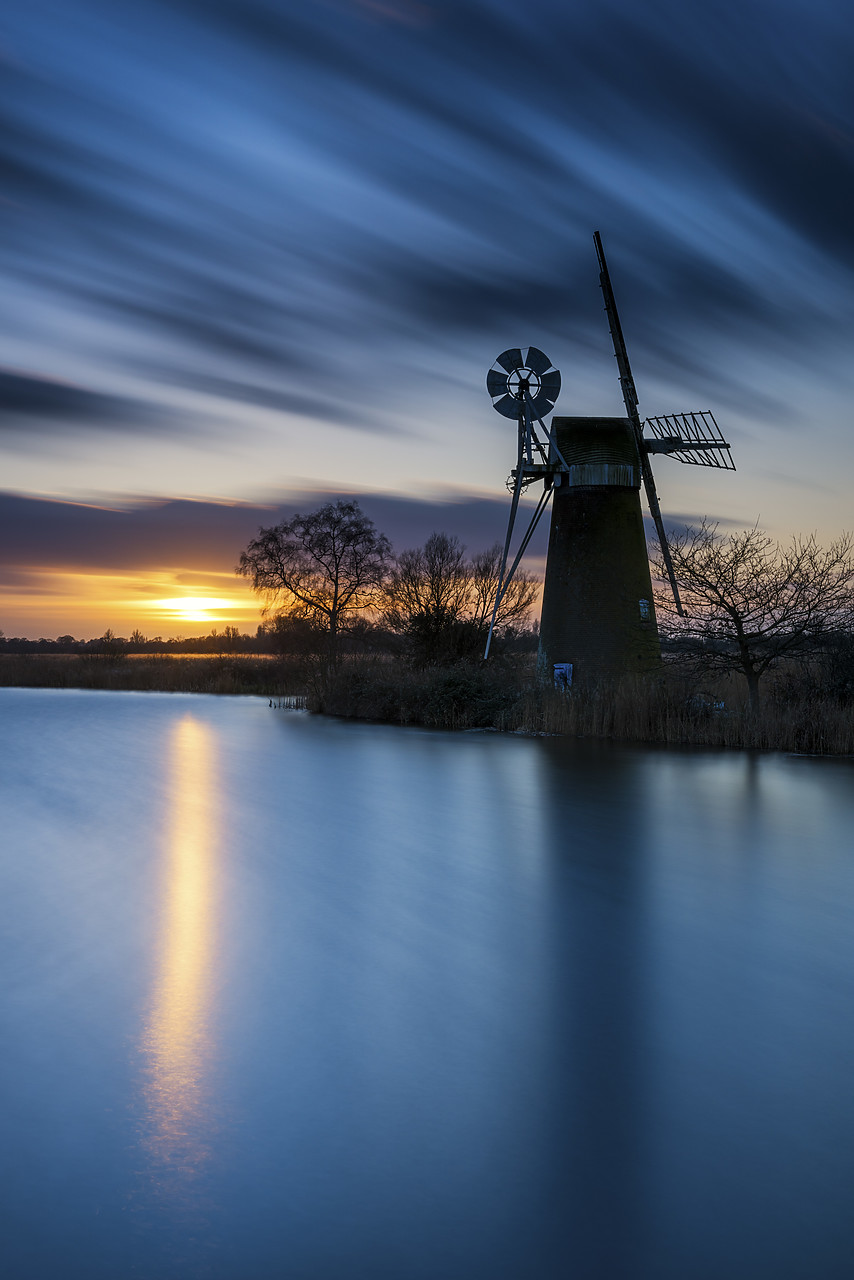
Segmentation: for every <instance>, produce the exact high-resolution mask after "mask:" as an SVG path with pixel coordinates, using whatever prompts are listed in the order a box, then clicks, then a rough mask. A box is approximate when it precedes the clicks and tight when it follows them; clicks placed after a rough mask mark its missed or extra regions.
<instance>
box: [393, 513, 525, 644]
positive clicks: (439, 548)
mask: <svg viewBox="0 0 854 1280" xmlns="http://www.w3.org/2000/svg"><path fill="white" fill-rule="evenodd" d="M500 566H501V548H500V547H497V546H496V547H490V548H489V550H487V551H483V552H481V553H480V554H479V555H476V556H474V557H473V559H472V560H471V561H467V560H466V558H465V547H464V546H463V545H462V544H461V542H460V540H459V538H456V537H453V536H451V535H449V534H447V533H434V534H431V536H430V537H429V538H428V539H427V541H426V543H425V544H424V546H423V547H417V548H414V549H413V550H409V551H404V552H402V553H401V555H400V556H399V557H398V560H397V565H396V567H395V570H394V572H393V573H392V574H391V576H390V578H389V581H388V584H387V586H386V591H385V597H386V607H385V611H384V614H383V620H384V622H385V624H386V626H388V627H389V629H390V630H391V631H393V632H395V633H396V634H397V635H399V636H403V637H404V638H405V639H406V640H407V641H408V643H409V645H410V648H411V650H412V652H413V654H414V656H415V657H416V658H417V659H418V660H420V661H422V662H427V663H432V662H445V661H448V660H449V659H454V658H462V657H470V656H473V655H474V654H476V653H477V652H479V651H480V650H482V648H483V643H484V639H485V635H486V630H487V628H488V626H489V620H490V618H491V616H492V608H493V605H494V603H495V592H496V590H497V587H498V573H499V569H500ZM536 592H537V582H536V580H535V579H534V578H532V577H531V576H530V575H529V574H526V573H522V574H520V575H517V577H516V579H514V581H513V582H512V583H511V585H510V588H509V590H508V591H507V592H506V594H505V596H504V598H503V599H502V602H501V606H500V608H499V612H498V617H497V620H496V622H497V626H498V629H499V631H501V630H505V631H506V630H507V629H508V628H509V627H512V626H513V624H515V623H519V622H521V621H522V620H523V619H524V617H525V615H526V614H527V612H528V610H529V609H530V606H531V604H532V602H533V599H534V597H535V595H536Z"/></svg>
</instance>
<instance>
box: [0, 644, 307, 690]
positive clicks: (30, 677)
mask: <svg viewBox="0 0 854 1280" xmlns="http://www.w3.org/2000/svg"><path fill="white" fill-rule="evenodd" d="M0 685H6V686H9V685H13V686H17V687H19V688H22V687H28V688H41V689H111V690H115V691H121V690H125V691H131V690H133V691H142V692H159V693H221V694H231V695H241V694H256V695H260V696H262V697H266V698H271V699H279V698H287V697H293V696H295V695H298V696H302V695H303V693H304V688H305V674H304V671H303V665H302V664H301V663H299V662H297V661H295V660H293V659H284V658H280V659H270V658H266V657H258V658H252V657H245V656H238V657H236V658H235V657H229V656H222V657H196V656H193V657H190V656H187V657H173V656H171V655H166V654H163V655H161V654H152V655H143V656H139V657H134V659H133V661H130V660H128V659H127V658H126V657H120V658H115V657H107V656H100V655H99V656H90V655H77V654H57V655H43V654H23V655H22V654H2V655H0Z"/></svg>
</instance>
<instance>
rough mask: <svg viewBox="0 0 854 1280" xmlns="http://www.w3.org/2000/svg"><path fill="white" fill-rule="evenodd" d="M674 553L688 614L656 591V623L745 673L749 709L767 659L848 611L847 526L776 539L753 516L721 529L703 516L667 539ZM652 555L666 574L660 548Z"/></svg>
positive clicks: (801, 647)
mask: <svg viewBox="0 0 854 1280" xmlns="http://www.w3.org/2000/svg"><path fill="white" fill-rule="evenodd" d="M670 553H671V556H672V559H673V568H674V571H675V574H676V580H677V582H678V584H679V589H680V592H681V593H682V599H683V603H684V605H685V608H686V611H687V617H685V618H680V617H678V615H677V613H676V608H675V605H674V603H673V599H672V597H671V596H670V595H669V594H668V593H667V592H666V591H664V590H660V591H657V592H656V610H657V612H658V618H659V626H660V629H661V630H662V632H663V633H664V634H665V635H667V636H669V637H670V638H672V639H675V640H678V641H680V642H681V646H682V648H683V651H684V652H687V653H688V654H691V655H693V656H694V657H696V658H698V659H700V660H701V661H702V663H703V665H705V666H709V667H712V668H716V669H717V670H722V671H736V672H738V673H740V674H741V675H743V676H744V678H745V680H746V682H747V688H748V693H749V695H750V705H751V707H752V708H753V709H754V710H755V709H756V708H757V707H758V705H759V682H760V680H761V678H762V676H763V675H764V674H765V673H766V672H767V671H768V670H769V668H771V667H774V666H775V665H776V664H777V663H778V662H779V661H780V659H781V658H785V657H795V656H798V655H803V654H805V653H808V652H811V651H813V650H814V649H815V646H816V643H817V642H818V641H820V640H821V639H822V637H825V636H827V635H828V634H829V633H831V632H834V631H836V630H838V629H840V628H844V627H845V626H848V625H850V622H851V619H852V616H854V539H852V537H851V535H850V534H847V533H845V534H843V535H842V536H841V537H839V538H837V539H836V541H835V542H833V543H831V545H830V546H829V547H826V548H824V547H820V546H819V544H818V543H817V541H816V538H815V535H814V534H810V536H809V537H807V538H800V537H795V538H793V539H792V542H791V544H790V545H789V546H788V547H781V546H780V545H779V544H778V543H776V542H774V541H773V540H772V539H771V538H770V537H769V536H768V535H767V534H765V533H763V532H761V530H760V529H759V527H758V525H757V526H755V527H754V528H752V529H746V530H744V531H743V532H740V533H731V534H728V535H727V536H723V535H721V534H719V533H718V529H717V525H710V524H708V523H707V522H706V521H703V523H702V524H701V525H700V526H699V528H691V529H688V530H687V531H686V532H685V533H684V534H682V535H681V536H679V537H676V538H674V539H672V540H671V542H670ZM654 563H655V568H656V571H657V573H658V575H659V577H660V578H662V579H664V577H665V572H664V564H663V560H662V557H661V554H660V550H659V554H658V556H657V558H656V559H655V561H654Z"/></svg>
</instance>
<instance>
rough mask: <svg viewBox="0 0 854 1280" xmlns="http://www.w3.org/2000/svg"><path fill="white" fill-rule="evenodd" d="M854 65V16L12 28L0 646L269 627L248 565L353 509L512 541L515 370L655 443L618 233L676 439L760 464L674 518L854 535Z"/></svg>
mask: <svg viewBox="0 0 854 1280" xmlns="http://www.w3.org/2000/svg"><path fill="white" fill-rule="evenodd" d="M852 66H854V10H851V9H850V7H849V6H847V5H845V4H843V3H841V0H809V3H807V2H806V0H718V2H717V3H716V4H715V5H709V4H708V3H705V2H704V3H702V4H701V3H698V2H696V0H645V3H644V4H638V3H637V0H605V2H600V3H590V2H587V3H580V2H579V0H527V2H526V3H525V4H520V3H518V2H515V3H511V2H510V0H437V2H435V3H434V2H433V0H302V3H300V4H296V3H284V2H283V0H122V3H121V4H116V3H115V0H56V2H48V0H28V3H27V4H25V5H18V6H9V7H7V9H6V10H5V13H4V16H3V17H2V19H0V74H2V83H3V94H2V113H3V117H4V119H3V121H2V130H1V131H0V152H2V165H0V217H2V222H3V231H2V235H0V272H2V277H3V278H2V288H3V296H4V301H5V306H4V308H3V314H2V318H0V411H2V418H0V422H1V423H2V425H0V449H2V471H0V534H2V537H1V538H0V628H2V630H3V631H4V632H5V634H6V635H7V636H11V635H28V636H31V637H35V636H38V635H46V636H57V635H60V634H73V635H77V636H92V635H98V634H101V633H102V632H103V631H104V630H105V629H106V628H107V627H111V628H112V629H113V630H114V631H116V632H118V633H119V634H125V635H127V634H129V633H130V631H131V630H133V629H134V628H139V629H140V630H142V631H143V632H144V633H145V634H148V635H154V634H162V635H174V634H183V635H192V634H196V633H200V632H205V631H208V630H210V628H211V626H212V625H213V626H221V625H225V624H230V625H238V626H239V627H240V629H241V630H250V631H252V630H254V628H255V626H256V625H257V622H258V620H259V612H258V602H257V601H255V600H254V598H253V597H252V596H251V593H250V592H249V590H248V586H247V584H246V583H245V582H243V581H242V580H240V579H236V578H235V576H234V572H233V570H234V566H235V564H236V563H237V560H238V557H239V554H240V551H241V550H242V549H243V547H245V545H246V543H247V542H248V540H249V539H250V538H251V537H252V536H253V535H254V534H255V533H256V532H257V529H258V527H259V525H262V524H263V525H269V524H274V523H276V522H278V521H279V520H281V519H283V518H285V517H286V516H288V515H290V514H292V513H293V512H294V511H296V510H303V511H304V510H309V509H311V508H313V507H316V506H317V505H319V503H321V502H323V501H326V500H328V499H329V498H330V497H338V496H345V495H346V496H355V497H357V498H358V499H359V501H360V502H361V503H362V505H363V507H364V509H365V510H366V512H367V513H368V514H369V515H370V516H371V517H372V518H373V519H374V520H375V521H376V522H377V524H378V526H379V527H380V528H381V530H382V531H383V532H385V533H387V534H388V535H389V536H390V537H391V538H392V541H393V542H394V544H395V546H396V547H397V548H398V549H399V550H401V549H403V548H404V547H407V546H414V545H419V544H420V543H421V542H423V541H424V539H425V538H426V537H427V536H428V535H429V534H430V533H431V532H432V531H433V530H434V529H440V530H443V531H446V532H449V533H455V534H457V535H458V536H460V537H461V539H462V540H463V542H465V543H466V544H467V546H468V547H469V548H470V550H472V551H476V550H479V549H481V548H482V547H484V546H488V545H490V544H492V543H494V542H495V541H497V540H500V539H502V538H503V534H504V529H505V525H506V518H507V511H508V505H509V498H508V495H507V491H506V489H505V480H506V477H507V474H508V472H509V470H510V468H511V466H512V465H513V464H514V461H515V457H514V454H515V443H514V438H513V432H514V427H513V424H512V423H511V422H508V420H507V419H504V418H502V417H500V416H499V415H498V414H496V413H495V412H494V411H493V409H492V407H491V402H490V400H489V397H488V396H487V394H486V389H485V376H486V372H487V370H488V368H489V367H490V365H491V364H492V362H493V361H494V359H495V356H496V355H497V354H498V353H499V352H500V351H503V350H504V349H506V348H507V347H512V346H523V347H524V346H527V345H529V344H533V345H536V346H538V347H540V348H541V349H543V350H544V351H545V352H546V353H547V354H548V355H549V356H550V358H551V359H552V361H553V362H554V364H555V365H556V366H557V367H558V368H559V369H560V371H561V375H562V380H563V383H562V391H561V396H560V399H559V401H558V404H557V407H556V412H558V413H564V414H568V413H575V414H603V415H611V414H619V413H621V412H622V402H621V398H620V391H619V385H618V383H617V380H616V370H615V365H614V358H613V354H612V349H611V345H610V337H609V334H608V328H607V322H606V319H605V316H604V313H603V310H602V297H601V294H600V291H599V287H598V269H597V265H596V256H595V251H594V247H593V240H592V236H593V232H594V231H595V230H597V229H598V230H599V231H600V232H601V234H602V238H603V241H604V244H605V249H606V253H607V255H608V263H609V267H610V271H611V277H612V282H613V285H614V290H615V294H616V298H617V302H618V305H619V308H620V314H621V319H622V325H623V330H624V334H625V337H626V341H627V344H628V348H629V354H630V357H631V361H632V367H633V371H634V375H635V381H636V383H637V388H638V393H639V397H640V410H641V414H642V415H644V416H645V415H649V416H652V415H657V414H666V413H675V412H681V411H685V410H700V409H711V410H712V411H713V412H714V413H715V416H716V418H717V420H718V422H719V424H720V425H721V427H722V429H723V431H724V434H725V436H726V438H727V439H728V440H730V441H731V443H732V446H733V453H734V458H735V461H736V465H737V467H738V470H737V472H736V473H735V474H731V473H725V472H717V471H709V470H706V469H703V468H698V467H686V466H680V465H679V464H678V463H677V462H675V461H674V460H673V459H667V458H659V459H657V460H656V477H657V484H658V490H659V496H660V499H661V503H662V507H663V510H664V512H665V516H666V518H667V519H668V521H669V522H670V523H671V524H672V525H673V526H674V527H676V526H679V525H680V524H681V525H684V524H685V523H690V522H692V521H696V520H699V519H700V518H702V517H707V518H709V519H711V520H716V521H718V522H719V523H720V527H721V529H722V530H726V529H727V528H731V527H745V526H747V525H752V524H754V523H755V522H756V521H757V520H758V521H759V522H760V523H761V525H762V527H763V528H766V529H768V531H769V532H770V533H772V534H773V536H774V537H777V538H780V539H782V540H787V539H788V538H789V536H791V534H793V533H807V532H810V531H812V530H816V531H817V532H818V534H819V535H820V537H821V538H822V539H824V540H830V539H831V538H832V537H834V536H836V535H837V534H838V533H839V532H841V530H842V529H844V528H851V527H852V526H854V510H852V507H853V506H854V504H852V499H851V487H852V485H851V482H852V476H854V430H852V426H853V425H854V424H852V408H851V406H852V403H854V359H852V355H851V346H852V334H854V288H852V285H854V218H853V217H852V203H854V77H852V74H851V67H852ZM543 546H544V543H543V541H542V539H541V542H540V545H539V555H540V557H541V556H542V551H543ZM537 564H538V561H537V560H536V558H535V559H534V561H533V562H532V567H534V568H536V567H537Z"/></svg>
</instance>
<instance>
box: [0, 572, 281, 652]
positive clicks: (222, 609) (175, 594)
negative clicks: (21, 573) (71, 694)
mask: <svg viewBox="0 0 854 1280" xmlns="http://www.w3.org/2000/svg"><path fill="white" fill-rule="evenodd" d="M260 621H261V608H260V602H259V601H258V600H257V598H256V597H255V596H254V595H253V594H252V591H251V589H250V588H249V586H248V584H246V583H244V582H242V581H241V579H239V578H236V577H235V575H234V574H228V573H222V574H215V573H204V574H192V573H186V572H184V571H182V570H181V569H176V570H174V571H168V570H160V571H152V572H150V573H144V572H143V573H123V574H119V573H99V572H93V571H77V572H68V571H67V570H65V569H61V570H59V569H50V568H42V569H39V570H37V571H35V572H33V573H32V574H31V575H30V580H29V581H28V583H27V587H26V590H22V591H15V590H9V591H7V592H6V593H5V598H4V618H3V623H4V626H3V630H4V631H5V633H6V635H7V636H29V637H31V638H36V637H37V636H41V635H44V636H47V637H49V638H51V639H54V638H56V637H57V636H59V635H73V636H74V637H75V638H76V639H91V638H92V637H95V636H99V635H103V634H104V632H105V631H106V630H107V628H110V629H111V630H112V631H113V632H115V634H116V635H121V636H130V634H131V632H132V631H134V630H139V631H141V632H142V633H143V635H145V636H147V637H150V638H153V637H154V636H163V637H164V638H167V637H170V636H186V637H189V636H204V635H209V634H210V632H211V630H212V629H213V628H214V627H215V628H216V629H217V630H218V631H222V629H223V627H226V626H232V627H237V629H238V630H239V631H241V632H249V633H250V634H254V633H255V630H256V628H257V626H258V624H259V622H260Z"/></svg>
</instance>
